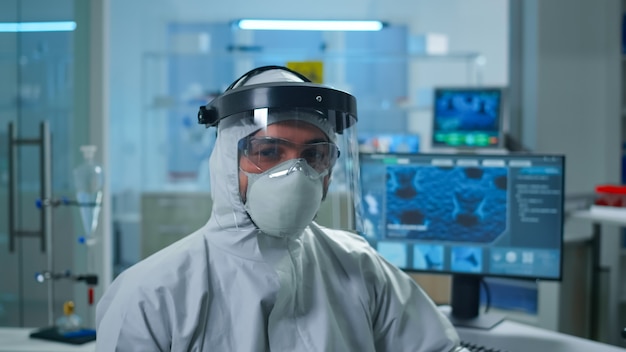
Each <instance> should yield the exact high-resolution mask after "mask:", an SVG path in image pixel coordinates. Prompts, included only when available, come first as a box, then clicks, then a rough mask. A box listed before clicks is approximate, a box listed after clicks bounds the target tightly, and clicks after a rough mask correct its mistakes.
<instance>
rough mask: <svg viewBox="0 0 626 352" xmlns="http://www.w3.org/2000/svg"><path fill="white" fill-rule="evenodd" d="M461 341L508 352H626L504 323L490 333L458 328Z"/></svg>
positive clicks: (510, 322) (533, 327)
mask: <svg viewBox="0 0 626 352" xmlns="http://www.w3.org/2000/svg"><path fill="white" fill-rule="evenodd" d="M457 331H458V333H459V336H460V337H461V340H463V341H468V342H472V343H475V344H480V345H483V346H485V347H489V348H499V349H502V350H504V351H507V352H528V351H535V352H543V351H546V352H547V351H550V352H590V351H593V352H626V349H624V348H620V347H617V346H613V345H608V344H604V343H599V342H595V341H591V340H587V339H583V338H580V337H576V336H572V335H567V334H563V333H559V332H554V331H550V330H547V329H542V328H538V327H535V326H531V325H527V324H522V323H518V322H514V321H510V320H505V321H503V322H501V323H500V324H498V325H496V326H495V327H493V328H492V329H491V330H480V329H471V328H457Z"/></svg>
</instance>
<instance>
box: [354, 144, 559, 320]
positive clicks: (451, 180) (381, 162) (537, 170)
mask: <svg viewBox="0 0 626 352" xmlns="http://www.w3.org/2000/svg"><path fill="white" fill-rule="evenodd" d="M360 168H361V200H362V204H363V210H364V211H363V219H362V220H363V228H364V232H363V236H364V237H365V238H366V239H367V240H368V241H369V242H370V243H371V244H372V246H373V247H374V248H376V250H377V251H378V252H379V253H380V254H381V255H382V256H383V257H384V258H385V259H387V261H389V262H390V263H392V264H394V265H396V266H398V267H399V268H401V269H403V270H406V271H416V272H427V273H446V274H453V286H454V285H456V284H457V283H456V281H455V280H456V278H459V279H460V278H463V280H466V281H468V282H469V284H470V285H474V286H476V287H475V288H476V289H478V285H479V283H480V278H482V277H484V276H495V277H510V278H521V279H532V280H536V279H546V280H560V278H561V262H562V254H561V251H562V238H563V199H564V195H563V193H564V191H563V190H564V157H563V156H558V155H536V154H503V155H494V154H484V155H483V154H481V155H478V154H464V155H461V154H401V153H362V154H361V159H360ZM453 290H454V287H453ZM477 294H478V293H477ZM453 295H454V292H453ZM464 295H466V296H467V295H468V291H467V289H466V291H465V293H464ZM463 299H467V298H463ZM474 299H475V300H476V301H475V302H470V303H471V304H472V305H475V307H472V308H471V309H472V310H474V311H476V310H477V309H478V308H477V307H478V304H479V303H478V297H476V298H471V300H474ZM453 303H454V302H453ZM453 309H454V306H453Z"/></svg>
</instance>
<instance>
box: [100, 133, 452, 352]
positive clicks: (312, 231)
mask: <svg viewBox="0 0 626 352" xmlns="http://www.w3.org/2000/svg"><path fill="white" fill-rule="evenodd" d="M254 128H255V127H254V126H238V127H231V128H224V129H220V130H219V133H218V137H217V140H216V145H215V149H214V151H213V153H212V155H211V159H210V167H211V174H210V177H211V192H212V197H213V209H212V213H211V217H210V219H209V220H208V222H207V223H206V225H204V226H203V227H202V228H201V229H199V230H198V231H196V232H195V233H192V234H190V235H188V236H186V237H185V238H183V239H182V240H180V241H178V242H176V243H174V244H172V245H171V246H169V247H167V248H165V249H163V250H161V251H159V252H157V253H155V254H154V255H152V256H150V257H148V258H146V259H145V260H143V261H141V262H139V263H138V264H136V265H134V266H133V267H131V268H129V269H127V270H126V271H124V272H123V273H122V274H121V275H120V276H119V277H118V278H117V279H116V280H115V281H114V282H113V283H112V284H111V286H110V287H109V288H108V290H107V291H106V293H105V294H104V296H103V297H102V299H101V300H100V302H99V303H98V306H97V312H96V325H97V351H135V352H140V351H151V352H154V351H233V352H234V351H236V352H248V351H341V352H343V351H360V352H367V351H394V352H397V351H445V352H447V351H457V350H459V351H460V350H463V349H462V348H461V347H458V344H459V338H458V335H457V333H456V331H455V330H454V328H453V327H452V325H451V324H450V323H449V321H448V320H447V319H446V318H445V317H444V315H442V314H441V313H440V312H439V310H438V309H437V308H436V307H435V305H434V304H433V302H432V301H431V300H430V299H429V298H428V296H426V294H425V293H424V292H423V291H422V290H421V289H420V288H419V287H418V286H417V285H416V283H415V282H414V281H413V280H412V279H411V278H410V277H409V276H407V275H406V274H405V273H403V272H402V271H401V270H399V269H397V268H396V267H394V266H393V265H391V264H389V263H388V262H386V261H385V260H384V259H382V258H381V257H380V256H379V255H378V254H377V253H376V251H375V250H374V249H373V248H372V247H370V246H369V244H368V243H367V242H366V241H365V240H364V239H363V238H362V237H360V236H358V235H355V234H352V233H349V232H346V231H340V230H331V229H328V228H324V227H321V226H319V225H317V224H316V223H312V224H311V225H310V226H309V227H308V228H307V229H306V230H305V231H304V232H303V233H302V234H301V235H300V236H295V237H290V238H279V237H272V236H269V235H267V234H264V233H262V232H261V231H260V230H258V229H256V227H255V226H254V224H253V223H252V222H251V221H250V220H249V218H248V217H247V216H246V214H245V210H244V207H243V204H242V202H241V198H240V195H239V186H238V161H237V147H236V146H237V141H238V140H239V139H241V138H242V137H244V136H246V135H248V134H250V133H251V132H253V131H254ZM198 211H202V209H198Z"/></svg>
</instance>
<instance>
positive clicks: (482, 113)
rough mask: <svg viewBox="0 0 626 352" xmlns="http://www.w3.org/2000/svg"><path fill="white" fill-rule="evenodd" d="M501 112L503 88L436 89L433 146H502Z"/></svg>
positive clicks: (475, 147) (477, 147) (476, 147)
mask: <svg viewBox="0 0 626 352" xmlns="http://www.w3.org/2000/svg"><path fill="white" fill-rule="evenodd" d="M502 111H503V89H502V88H482V87H481V88H435V91H434V103H433V121H432V126H433V128H432V147H433V148H437V147H450V148H472V149H480V148H501V147H503V142H504V141H503V131H502V123H503V122H502V120H503V118H502Z"/></svg>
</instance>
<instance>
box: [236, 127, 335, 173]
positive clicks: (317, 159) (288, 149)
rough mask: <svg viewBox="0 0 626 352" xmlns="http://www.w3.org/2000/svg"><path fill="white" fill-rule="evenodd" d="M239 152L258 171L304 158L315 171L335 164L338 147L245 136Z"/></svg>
mask: <svg viewBox="0 0 626 352" xmlns="http://www.w3.org/2000/svg"><path fill="white" fill-rule="evenodd" d="M238 148H239V153H240V155H243V156H244V157H245V158H246V159H248V160H249V161H250V162H251V163H252V164H254V166H256V168H257V169H258V171H259V172H264V171H267V170H269V169H271V168H272V167H274V166H276V165H278V164H280V163H282V162H284V161H287V160H291V159H304V160H306V162H307V163H308V164H309V165H310V166H311V167H312V168H313V169H315V171H317V172H323V171H326V170H328V169H330V168H331V167H333V165H334V164H335V162H336V161H337V158H338V157H339V148H337V146H336V145H335V144H334V143H331V142H316V143H308V144H298V143H293V142H291V141H288V140H286V139H282V138H276V137H267V136H265V137H254V136H251V137H245V138H243V139H241V140H240V141H239V143H238ZM245 171H250V170H245Z"/></svg>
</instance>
